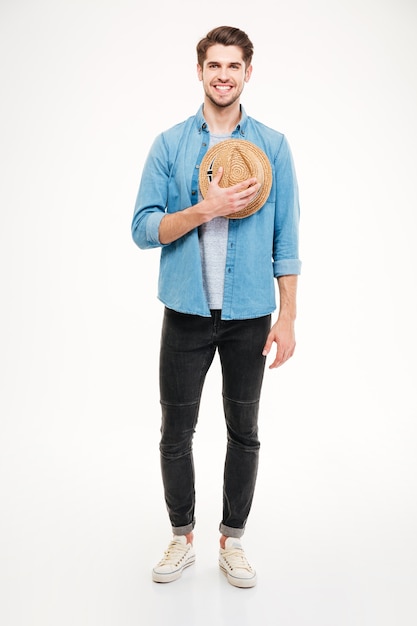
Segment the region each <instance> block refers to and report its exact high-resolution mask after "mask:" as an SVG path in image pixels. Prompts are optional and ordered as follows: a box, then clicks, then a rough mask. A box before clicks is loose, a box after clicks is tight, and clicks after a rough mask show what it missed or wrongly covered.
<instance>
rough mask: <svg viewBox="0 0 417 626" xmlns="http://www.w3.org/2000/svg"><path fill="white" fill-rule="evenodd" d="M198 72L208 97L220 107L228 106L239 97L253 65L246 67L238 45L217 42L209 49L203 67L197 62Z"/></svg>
mask: <svg viewBox="0 0 417 626" xmlns="http://www.w3.org/2000/svg"><path fill="white" fill-rule="evenodd" d="M197 73H198V78H199V80H201V81H202V82H203V88H204V93H205V95H206V98H208V99H209V100H210V101H211V102H212V103H213V104H214V105H216V106H218V107H228V106H230V105H232V104H233V103H234V102H236V100H238V99H239V97H240V94H241V93H242V91H243V87H244V85H245V83H247V82H248V80H249V78H250V75H251V73H252V66H251V65H250V66H249V67H248V68H246V67H245V63H244V61H243V59H242V50H241V49H240V48H239V47H238V46H222V45H220V44H216V45H215V46H211V48H209V49H208V50H207V55H206V59H205V61H204V64H203V67H201V66H200V65H198V64H197Z"/></svg>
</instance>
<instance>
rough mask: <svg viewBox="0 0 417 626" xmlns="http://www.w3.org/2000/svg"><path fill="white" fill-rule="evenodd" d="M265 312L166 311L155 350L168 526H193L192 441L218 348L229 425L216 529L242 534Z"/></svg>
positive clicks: (254, 461)
mask: <svg viewBox="0 0 417 626" xmlns="http://www.w3.org/2000/svg"><path fill="white" fill-rule="evenodd" d="M270 324H271V316H270V315H267V316H264V317H260V318H255V319H248V320H231V321H223V320H221V311H217V310H216V311H212V315H211V317H200V316H196V315H187V314H183V313H177V312H176V311H172V310H171V309H167V308H166V309H165V312H164V320H163V325H162V337H161V352H160V394H161V397H160V400H161V408H162V424H161V441H160V453H161V471H162V480H163V485H164V492H165V502H166V505H167V509H168V514H169V518H170V521H171V525H172V530H173V533H174V534H175V535H185V534H187V533H189V532H191V531H192V529H193V528H194V524H195V518H194V511H195V487H194V465H193V454H192V441H193V435H194V432H195V428H196V425H197V420H198V411H199V406H200V399H201V393H202V389H203V384H204V380H205V377H206V374H207V372H208V369H209V367H210V365H211V363H212V361H213V358H214V355H215V353H216V349H217V350H218V352H219V356H220V362H221V368H222V380H223V389H222V391H223V406H224V414H225V419H226V427H227V452H226V460H225V466H224V483H223V519H222V522H221V523H220V532H221V533H222V534H224V535H227V536H229V537H240V536H241V535H243V532H244V529H245V524H246V521H247V518H248V515H249V511H250V508H251V505H252V500H253V494H254V490H255V483H256V476H257V471H258V457H259V447H260V443H259V440H258V410H259V398H260V393H261V387H262V380H263V375H264V368H265V357H264V356H262V349H263V346H264V344H265V340H266V337H267V335H268V332H269V329H270Z"/></svg>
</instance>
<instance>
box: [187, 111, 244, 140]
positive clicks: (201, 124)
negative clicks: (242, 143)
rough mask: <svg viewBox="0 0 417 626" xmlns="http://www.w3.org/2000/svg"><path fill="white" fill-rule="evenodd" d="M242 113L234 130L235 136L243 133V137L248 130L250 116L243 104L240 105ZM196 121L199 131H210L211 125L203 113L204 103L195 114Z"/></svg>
mask: <svg viewBox="0 0 417 626" xmlns="http://www.w3.org/2000/svg"><path fill="white" fill-rule="evenodd" d="M240 113H241V117H240V121H239V123H238V124H237V125H236V128H235V129H234V131H233V132H232V135H233V136H236V135H241V136H242V137H244V136H245V132H246V126H247V123H248V116H247V115H246V111H245V109H244V108H243V106H242V105H240ZM195 122H196V125H197V128H198V132H199V133H201V132H205V133H208V132H210V131H209V127H208V125H207V122H206V120H205V119H204V115H203V105H201V106H200V108H199V109H198V111H197V113H196V116H195Z"/></svg>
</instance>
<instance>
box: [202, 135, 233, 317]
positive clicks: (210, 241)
mask: <svg viewBox="0 0 417 626" xmlns="http://www.w3.org/2000/svg"><path fill="white" fill-rule="evenodd" d="M230 137H231V135H210V144H209V148H211V146H214V145H215V144H216V143H219V141H224V140H225V139H230ZM202 199H203V198H202V196H201V192H200V198H199V200H202ZM228 229H229V220H228V219H227V218H225V217H215V218H214V219H212V220H211V221H210V222H206V223H205V224H202V225H201V226H200V227H199V229H198V235H199V242H200V254H201V263H202V267H203V286H204V291H205V293H206V297H207V301H208V304H209V308H210V309H221V308H222V306H223V289H224V269H225V266H226V253H227V235H228Z"/></svg>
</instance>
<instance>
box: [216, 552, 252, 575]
mask: <svg viewBox="0 0 417 626" xmlns="http://www.w3.org/2000/svg"><path fill="white" fill-rule="evenodd" d="M222 556H223V558H224V560H225V561H226V563H227V564H228V566H229V567H230V569H232V570H233V569H246V570H248V572H251V571H252V568H251V566H250V565H249V563H248V560H247V558H246V555H245V553H244V551H243V550H241V549H240V548H230V549H228V550H223V552H222Z"/></svg>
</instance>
